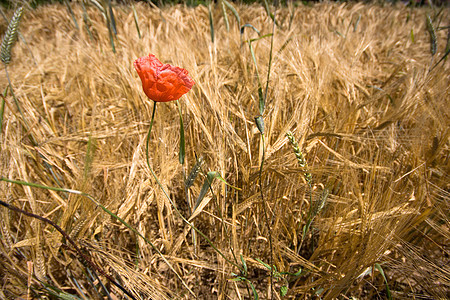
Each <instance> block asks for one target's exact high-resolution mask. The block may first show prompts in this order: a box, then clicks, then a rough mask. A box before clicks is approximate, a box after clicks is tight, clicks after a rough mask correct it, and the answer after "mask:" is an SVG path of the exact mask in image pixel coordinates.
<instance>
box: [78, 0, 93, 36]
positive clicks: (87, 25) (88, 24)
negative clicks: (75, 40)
mask: <svg viewBox="0 0 450 300" xmlns="http://www.w3.org/2000/svg"><path fill="white" fill-rule="evenodd" d="M81 8H82V9H83V23H84V28H86V31H87V33H88V35H89V38H90V39H91V40H92V41H93V40H94V36H93V35H92V32H91V29H90V27H91V25H92V23H91V20H90V19H89V15H88V13H87V10H86V6H85V5H84V2H83V1H82V2H81Z"/></svg>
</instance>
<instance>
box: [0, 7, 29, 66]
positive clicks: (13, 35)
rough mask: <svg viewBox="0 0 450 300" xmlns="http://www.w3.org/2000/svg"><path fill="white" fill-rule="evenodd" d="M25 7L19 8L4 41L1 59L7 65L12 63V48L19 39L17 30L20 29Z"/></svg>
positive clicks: (0, 54)
mask: <svg viewBox="0 0 450 300" xmlns="http://www.w3.org/2000/svg"><path fill="white" fill-rule="evenodd" d="M22 13H23V7H19V8H18V9H17V10H16V11H15V12H14V15H13V17H12V19H11V21H10V22H9V25H8V29H6V33H5V36H4V37H3V40H2V46H1V53H0V59H1V60H2V62H3V63H4V64H5V65H7V64H9V62H10V61H11V48H12V46H13V45H14V42H15V41H16V39H17V30H18V28H19V23H20V18H21V17H22Z"/></svg>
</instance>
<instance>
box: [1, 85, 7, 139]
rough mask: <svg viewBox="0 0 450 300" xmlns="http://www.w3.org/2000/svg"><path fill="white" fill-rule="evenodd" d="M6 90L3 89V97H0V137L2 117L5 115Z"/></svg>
mask: <svg viewBox="0 0 450 300" xmlns="http://www.w3.org/2000/svg"><path fill="white" fill-rule="evenodd" d="M7 90H8V88H5V91H4V92H3V95H1V97H2V103H1V104H0V135H1V134H2V132H3V116H4V114H5V102H6V101H5V96H6V92H7Z"/></svg>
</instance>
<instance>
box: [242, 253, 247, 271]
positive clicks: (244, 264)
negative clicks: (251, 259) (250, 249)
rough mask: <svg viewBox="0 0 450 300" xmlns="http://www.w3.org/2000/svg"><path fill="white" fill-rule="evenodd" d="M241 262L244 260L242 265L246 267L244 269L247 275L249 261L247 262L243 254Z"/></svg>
mask: <svg viewBox="0 0 450 300" xmlns="http://www.w3.org/2000/svg"><path fill="white" fill-rule="evenodd" d="M241 262H242V267H243V268H244V271H245V275H247V263H246V262H245V260H244V257H243V256H242V254H241Z"/></svg>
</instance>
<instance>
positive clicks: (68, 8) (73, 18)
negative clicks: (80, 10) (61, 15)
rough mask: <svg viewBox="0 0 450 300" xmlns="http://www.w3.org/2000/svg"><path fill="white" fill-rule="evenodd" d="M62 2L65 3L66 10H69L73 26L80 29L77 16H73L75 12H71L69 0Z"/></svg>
mask: <svg viewBox="0 0 450 300" xmlns="http://www.w3.org/2000/svg"><path fill="white" fill-rule="evenodd" d="M64 3H65V4H66V7H67V10H68V11H69V14H70V16H71V18H72V21H73V23H74V24H75V27H76V28H77V29H80V27H79V26H78V22H77V18H75V14H74V13H73V10H72V7H70V4H69V1H68V0H65V1H64Z"/></svg>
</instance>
